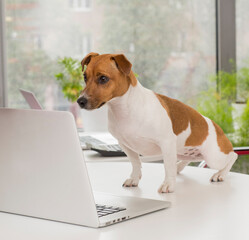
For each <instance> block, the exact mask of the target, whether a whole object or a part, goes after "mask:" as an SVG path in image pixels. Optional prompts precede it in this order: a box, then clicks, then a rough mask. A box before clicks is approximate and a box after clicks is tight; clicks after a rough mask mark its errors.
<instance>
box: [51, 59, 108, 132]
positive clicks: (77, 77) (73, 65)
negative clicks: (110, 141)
mask: <svg viewBox="0 0 249 240" xmlns="http://www.w3.org/2000/svg"><path fill="white" fill-rule="evenodd" d="M58 64H59V65H60V66H61V67H62V70H61V72H59V73H57V74H55V78H56V80H57V81H58V84H59V86H60V87H61V90H62V92H63V94H64V97H65V98H66V99H68V101H69V102H70V103H71V107H70V111H71V112H72V113H73V115H74V117H75V121H76V124H77V126H78V127H80V128H82V127H83V129H84V130H85V131H92V132H96V131H98V132H99V131H107V108H106V107H105V106H103V107H102V108H100V109H97V110H94V111H87V110H82V111H80V109H79V106H78V104H77V102H76V101H77V99H78V97H79V95H80V93H81V91H82V90H83V89H84V80H83V73H82V66H81V63H80V61H78V60H76V59H73V58H71V57H64V58H60V59H58ZM84 70H85V69H84ZM81 117H82V118H81ZM82 122H83V125H82Z"/></svg>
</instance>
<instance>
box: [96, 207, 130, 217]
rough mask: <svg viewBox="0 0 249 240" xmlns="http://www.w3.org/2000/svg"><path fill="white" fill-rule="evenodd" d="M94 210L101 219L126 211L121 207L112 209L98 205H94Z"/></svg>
mask: <svg viewBox="0 0 249 240" xmlns="http://www.w3.org/2000/svg"><path fill="white" fill-rule="evenodd" d="M96 208H97V213H98V216H99V217H103V216H106V215H109V214H113V213H117V212H121V211H124V210H126V208H123V207H114V206H107V205H99V204H96Z"/></svg>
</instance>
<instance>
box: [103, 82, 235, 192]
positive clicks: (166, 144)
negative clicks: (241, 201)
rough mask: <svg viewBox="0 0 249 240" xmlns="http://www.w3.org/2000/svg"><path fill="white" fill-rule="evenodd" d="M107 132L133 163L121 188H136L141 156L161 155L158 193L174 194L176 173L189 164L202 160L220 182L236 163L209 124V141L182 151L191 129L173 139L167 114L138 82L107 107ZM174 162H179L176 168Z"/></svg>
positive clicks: (111, 101) (154, 96)
mask: <svg viewBox="0 0 249 240" xmlns="http://www.w3.org/2000/svg"><path fill="white" fill-rule="evenodd" d="M107 105H108V128H109V131H110V133H111V134H112V135H113V136H114V137H115V138H117V139H118V141H119V144H120V145H121V147H122V148H123V150H124V152H125V153H126V154H127V156H128V158H129V159H130V161H131V163H132V167H133V169H132V173H131V175H130V177H129V178H128V179H127V180H126V181H125V182H124V186H137V185H138V183H139V180H140V178H141V176H142V173H141V161H140V159H139V154H141V155H146V156H148V155H159V154H162V155H163V160H164V167H165V179H164V181H163V183H162V185H161V186H160V188H159V190H158V191H159V192H173V191H174V189H175V181H176V173H177V172H180V171H181V170H182V169H183V168H184V167H185V166H186V165H187V164H188V163H189V162H190V161H194V160H200V159H205V160H206V162H207V164H208V165H209V166H210V167H212V168H215V169H218V170H221V171H219V172H218V173H217V174H218V175H217V176H216V175H214V176H213V178H212V180H213V181H220V180H223V179H224V177H225V175H226V174H227V172H228V171H229V170H230V168H231V167H230V165H231V166H232V164H233V162H234V161H235V160H236V158H237V156H236V154H235V153H233V152H232V153H231V154H224V153H222V152H221V151H220V149H219V146H218V144H217V136H216V132H215V128H214V126H213V124H212V122H211V121H210V120H209V119H208V118H205V120H206V121H207V123H208V129H209V133H208V137H207V138H206V140H205V141H204V142H203V144H202V145H201V146H193V147H191V146H190V147H185V146H184V144H185V142H186V139H187V138H188V137H189V136H190V134H191V128H190V125H189V126H188V128H187V129H186V130H184V131H183V132H181V133H180V134H179V135H178V136H176V135H175V134H174V132H173V128H172V122H171V119H170V118H169V116H168V114H167V111H166V110H165V109H164V108H163V106H162V105H161V103H160V101H159V100H158V98H157V96H156V95H155V93H154V92H152V91H151V90H149V89H146V88H144V87H143V86H142V85H141V84H140V83H139V82H138V83H137V85H136V86H134V87H133V86H132V85H130V87H129V89H128V91H127V92H126V93H125V94H124V95H123V96H121V97H116V98H113V99H111V100H110V101H109V102H108V103H107ZM177 158H178V159H179V160H181V162H179V163H178V164H177Z"/></svg>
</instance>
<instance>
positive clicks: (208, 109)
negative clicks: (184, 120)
mask: <svg viewBox="0 0 249 240" xmlns="http://www.w3.org/2000/svg"><path fill="white" fill-rule="evenodd" d="M235 99H236V73H235V72H232V73H227V72H222V71H221V72H219V73H218V74H217V75H214V76H211V77H210V81H209V86H208V90H207V91H202V92H200V94H199V97H198V100H197V110H198V111H199V112H200V113H201V114H203V115H204V116H206V117H208V118H210V119H212V120H214V121H215V122H216V123H217V124H218V125H220V126H221V128H222V129H223V131H224V132H225V133H232V132H234V127H233V117H232V110H233V108H232V103H233V102H234V101H235Z"/></svg>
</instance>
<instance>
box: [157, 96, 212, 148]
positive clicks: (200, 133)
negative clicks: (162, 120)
mask: <svg viewBox="0 0 249 240" xmlns="http://www.w3.org/2000/svg"><path fill="white" fill-rule="evenodd" d="M156 96H157V98H158V99H159V101H160V103H161V105H162V106H163V107H164V108H165V109H166V111H167V113H168V115H169V117H170V119H171V122H172V126H173V132H174V133H175V134H176V135H178V134H180V133H181V132H182V131H184V130H186V129H187V127H188V125H189V123H190V128H191V134H190V136H189V137H188V138H187V140H186V142H185V146H198V145H201V144H202V143H203V141H204V140H205V139H206V137H207V135H208V124H207V122H206V120H205V119H204V118H203V117H202V115H201V114H200V113H198V112H197V111H196V110H194V109H193V108H191V107H189V106H188V105H186V104H184V103H182V102H180V101H178V100H175V99H172V98H169V97H166V96H164V95H160V94H156Z"/></svg>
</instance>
